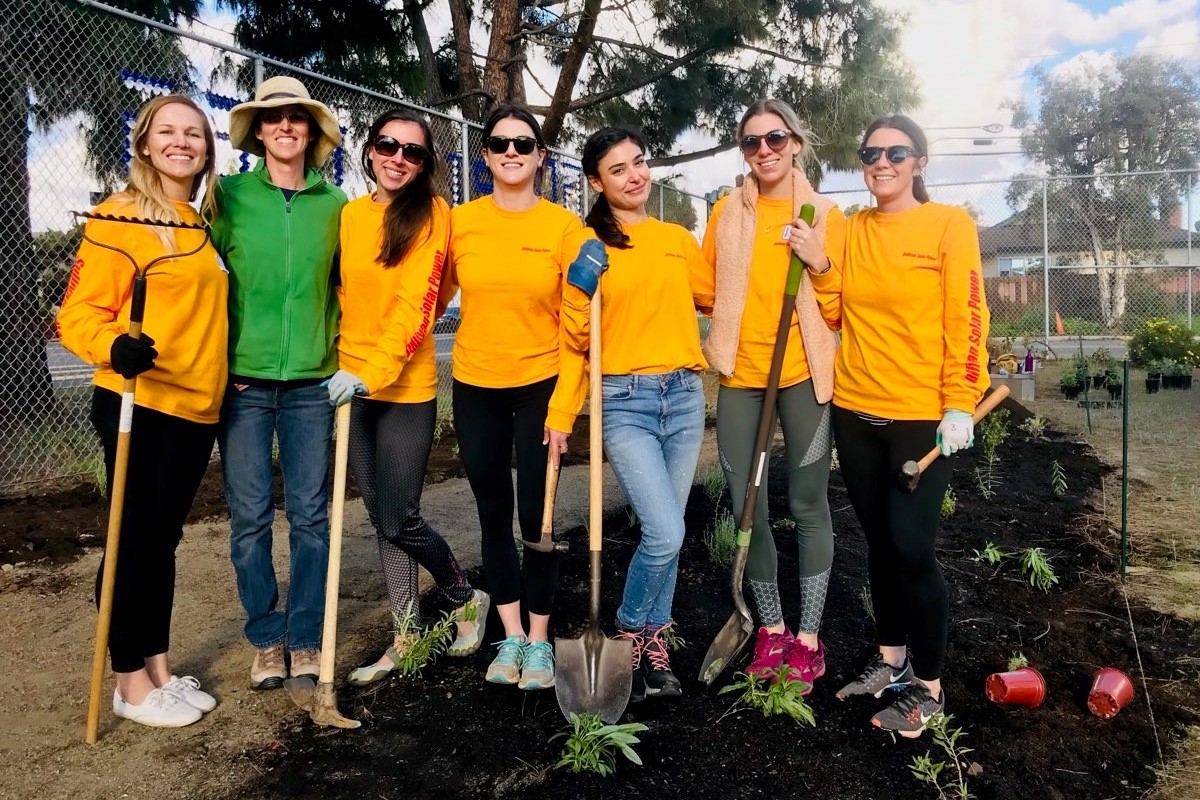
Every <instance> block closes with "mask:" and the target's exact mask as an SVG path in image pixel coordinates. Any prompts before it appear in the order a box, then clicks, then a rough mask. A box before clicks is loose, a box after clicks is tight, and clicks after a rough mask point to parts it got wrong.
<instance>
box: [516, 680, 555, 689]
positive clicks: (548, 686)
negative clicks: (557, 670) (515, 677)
mask: <svg viewBox="0 0 1200 800" xmlns="http://www.w3.org/2000/svg"><path fill="white" fill-rule="evenodd" d="M517 688H518V689H522V690H524V691H526V692H536V691H537V690H539V689H553V688H554V679H553V678H551V679H550V681H549V682H548V683H539V682H538V681H529V682H528V683H518V684H517Z"/></svg>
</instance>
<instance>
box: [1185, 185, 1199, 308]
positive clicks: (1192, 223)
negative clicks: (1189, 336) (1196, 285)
mask: <svg viewBox="0 0 1200 800" xmlns="http://www.w3.org/2000/svg"><path fill="white" fill-rule="evenodd" d="M1193 188H1194V187H1193V186H1192V176H1191V175H1190V174H1189V175H1188V178H1187V195H1185V196H1186V197H1187V232H1188V245H1187V263H1188V279H1187V286H1188V301H1187V321H1188V327H1189V328H1190V327H1192V273H1193V272H1194V271H1195V270H1194V269H1193V265H1192V231H1193V230H1195V229H1196V220H1195V218H1194V217H1192V189H1193Z"/></svg>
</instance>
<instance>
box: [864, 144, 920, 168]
mask: <svg viewBox="0 0 1200 800" xmlns="http://www.w3.org/2000/svg"><path fill="white" fill-rule="evenodd" d="M884 153H887V160H888V161H890V162H892V163H893V164H899V163H900V162H901V161H904V159H906V158H908V157H909V156H914V157H919V156H920V154H919V153H918V152H917V148H915V147H909V146H908V145H905V144H894V145H892V146H891V147H860V148H858V159H859V161H861V162H862V163H864V164H866V165H867V166H870V165H872V164H874V163H875V162H876V161H878V160H879V157H880V156H881V155H883V154H884Z"/></svg>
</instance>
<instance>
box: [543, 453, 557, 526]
mask: <svg viewBox="0 0 1200 800" xmlns="http://www.w3.org/2000/svg"><path fill="white" fill-rule="evenodd" d="M557 494H558V470H557V469H555V467H554V458H553V456H551V455H550V454H549V453H547V454H546V499H545V501H544V503H545V504H544V505H543V506H542V536H543V537H546V536H549V535H551V534H552V533H554V498H555V495H557Z"/></svg>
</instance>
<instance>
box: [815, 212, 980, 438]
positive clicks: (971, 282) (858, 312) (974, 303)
mask: <svg viewBox="0 0 1200 800" xmlns="http://www.w3.org/2000/svg"><path fill="white" fill-rule="evenodd" d="M813 283H814V285H817V284H819V285H820V287H821V290H822V291H823V292H828V293H831V294H836V295H838V296H840V298H841V302H840V309H839V308H834V310H833V312H832V314H831V318H832V319H833V320H834V321H835V324H840V327H841V331H842V346H841V348H840V349H839V350H838V358H837V363H836V367H835V371H834V394H833V402H834V403H836V404H837V405H839V406H841V407H843V408H847V409H850V410H852V411H860V412H863V413H865V414H874V415H876V416H880V417H885V418H887V419H926V420H934V419H940V418H941V416H942V414H943V413H944V412H945V411H947V410H948V409H957V410H959V411H966V412H968V413H970V412H972V411H973V410H974V408H975V404H976V403H977V402H978V401H979V398H980V397H981V396H982V395H983V392H984V391H985V390H986V388H987V386H988V380H989V379H988V374H987V369H986V365H987V352H986V347H987V334H988V322H989V314H988V308H987V302H986V299H985V297H984V291H983V273H982V269H981V266H980V256H979V235H978V232H977V231H976V229H975V222H974V221H973V220H972V219H971V217H970V216H969V215H968V214H967V212H965V211H963V210H962V209H961V208H959V207H957V206H948V205H943V204H941V203H923V204H922V205H920V206H918V207H917V208H913V209H910V210H908V211H902V212H899V213H893V214H882V213H880V212H879V211H878V209H873V208H872V209H867V210H865V211H860V212H859V213H857V214H855V215H854V216H852V217H850V219H849V220H847V224H846V237H845V244H844V257H843V258H842V259H841V260H840V263H836V260H835V269H831V270H830V271H829V272H827V273H826V274H825V275H822V276H818V277H814V278H813Z"/></svg>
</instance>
